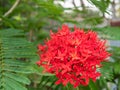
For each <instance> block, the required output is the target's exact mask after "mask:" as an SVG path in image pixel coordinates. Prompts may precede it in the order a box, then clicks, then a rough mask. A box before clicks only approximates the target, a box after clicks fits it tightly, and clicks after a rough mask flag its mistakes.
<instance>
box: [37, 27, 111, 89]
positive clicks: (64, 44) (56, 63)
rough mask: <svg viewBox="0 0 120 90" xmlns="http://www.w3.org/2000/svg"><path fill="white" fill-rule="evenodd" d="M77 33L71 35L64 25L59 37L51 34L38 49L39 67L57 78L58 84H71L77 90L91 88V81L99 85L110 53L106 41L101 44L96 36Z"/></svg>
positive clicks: (76, 31)
mask: <svg viewBox="0 0 120 90" xmlns="http://www.w3.org/2000/svg"><path fill="white" fill-rule="evenodd" d="M74 29H75V30H74V31H73V32H71V31H70V30H69V28H68V26H67V25H63V26H62V29H61V30H60V29H59V30H58V32H57V33H53V32H51V35H50V37H51V38H50V39H49V40H47V41H46V42H45V45H39V46H38V54H39V56H40V60H39V61H38V62H37V64H38V65H39V66H43V67H44V68H45V71H46V72H49V73H53V74H56V76H57V78H58V81H56V84H60V83H62V84H63V85H66V84H67V83H68V82H70V83H71V84H73V85H74V87H77V86H78V85H80V84H82V85H88V83H89V80H90V79H92V80H93V81H96V78H97V77H99V76H100V72H97V71H96V69H97V68H98V67H99V68H100V66H101V64H100V63H101V62H103V61H105V59H106V58H107V57H108V56H109V53H108V52H107V51H106V47H105V41H102V40H100V39H99V38H98V35H97V34H96V33H95V32H93V31H88V32H87V33H86V32H84V31H83V30H80V29H79V28H74Z"/></svg>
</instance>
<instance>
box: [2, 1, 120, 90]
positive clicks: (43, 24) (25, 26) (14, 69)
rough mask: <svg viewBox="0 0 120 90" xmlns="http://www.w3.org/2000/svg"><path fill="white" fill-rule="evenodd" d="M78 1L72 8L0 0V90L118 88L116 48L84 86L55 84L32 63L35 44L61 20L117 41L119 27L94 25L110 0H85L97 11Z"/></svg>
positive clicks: (119, 52) (119, 72)
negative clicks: (95, 76) (79, 4)
mask: <svg viewBox="0 0 120 90" xmlns="http://www.w3.org/2000/svg"><path fill="white" fill-rule="evenodd" d="M59 1H60V2H65V0H59ZM80 1H81V4H82V5H81V6H76V5H75V3H74V0H73V4H74V5H73V6H74V7H73V8H65V7H63V6H62V5H61V4H55V2H56V1H55V0H0V90H103V89H104V90H113V87H115V88H116V89H117V90H120V69H119V68H120V65H119V64H120V47H110V48H109V52H110V53H111V54H112V56H111V57H110V58H109V62H105V63H103V67H102V68H101V69H100V72H101V73H102V76H101V77H100V78H98V79H97V82H95V83H94V82H93V81H92V80H91V81H90V83H89V85H88V86H82V85H80V86H79V87H77V88H73V87H72V85H70V84H68V85H67V86H66V87H64V86H63V85H55V84H54V83H55V81H56V80H57V78H56V77H55V75H53V74H49V73H43V72H42V71H43V68H42V67H38V66H37V65H36V61H38V60H39V58H38V56H37V54H36V53H37V45H38V44H39V43H43V41H44V40H45V38H49V30H53V31H55V32H56V30H57V28H58V26H61V25H62V24H63V23H67V24H68V25H70V26H71V28H72V27H73V26H74V24H75V25H76V26H78V27H81V28H85V29H86V30H88V28H89V29H92V30H95V31H96V32H98V33H99V35H100V37H101V38H102V39H108V40H120V35H119V30H120V27H111V26H109V25H108V26H105V27H103V26H102V28H98V27H97V25H102V24H101V23H103V21H104V20H105V19H106V13H109V12H108V6H109V5H110V4H112V2H111V1H110V0H87V1H88V2H89V3H91V4H92V5H94V6H95V7H96V8H98V10H99V11H94V10H92V9H89V8H87V7H86V5H85V3H84V2H83V1H84V0H80ZM113 1H115V0H113ZM80 7H82V9H80ZM67 10H68V11H70V12H66V11H67ZM91 12H92V13H91ZM80 18H81V19H80ZM78 19H80V20H78Z"/></svg>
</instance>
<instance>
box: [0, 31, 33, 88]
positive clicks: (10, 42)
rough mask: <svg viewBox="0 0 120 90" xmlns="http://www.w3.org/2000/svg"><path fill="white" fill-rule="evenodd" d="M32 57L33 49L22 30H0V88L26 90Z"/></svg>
mask: <svg viewBox="0 0 120 90" xmlns="http://www.w3.org/2000/svg"><path fill="white" fill-rule="evenodd" d="M34 57H35V49H34V48H33V47H32V44H31V43H30V42H28V41H27V40H26V39H25V37H24V33H23V32H22V31H20V30H15V29H6V30H5V29H4V30H0V90H27V88H26V85H29V84H30V80H29V79H28V77H27V76H28V74H30V73H33V72H34V70H33V68H32V63H31V60H32V59H34Z"/></svg>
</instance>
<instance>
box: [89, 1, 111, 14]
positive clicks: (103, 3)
mask: <svg viewBox="0 0 120 90" xmlns="http://www.w3.org/2000/svg"><path fill="white" fill-rule="evenodd" d="M88 1H89V2H91V3H92V4H93V5H95V6H96V7H97V8H98V9H99V10H100V11H101V12H102V13H104V12H107V11H106V9H107V8H108V6H109V4H110V0H88Z"/></svg>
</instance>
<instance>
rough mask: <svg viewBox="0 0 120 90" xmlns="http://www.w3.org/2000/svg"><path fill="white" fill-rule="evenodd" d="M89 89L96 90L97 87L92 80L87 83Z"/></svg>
mask: <svg viewBox="0 0 120 90" xmlns="http://www.w3.org/2000/svg"><path fill="white" fill-rule="evenodd" d="M89 87H90V90H98V88H97V86H96V85H95V83H94V82H93V81H92V80H90V82H89Z"/></svg>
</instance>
